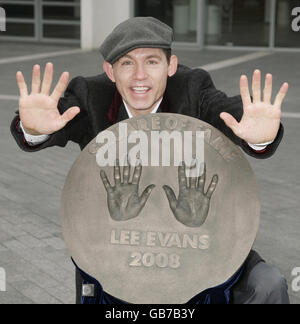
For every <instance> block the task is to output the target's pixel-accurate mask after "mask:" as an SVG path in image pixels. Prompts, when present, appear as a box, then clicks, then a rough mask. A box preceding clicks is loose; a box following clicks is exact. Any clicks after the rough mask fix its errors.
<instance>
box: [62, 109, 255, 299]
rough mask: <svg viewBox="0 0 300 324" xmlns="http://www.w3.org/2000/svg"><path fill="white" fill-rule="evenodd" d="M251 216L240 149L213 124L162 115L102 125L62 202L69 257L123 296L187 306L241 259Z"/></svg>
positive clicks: (249, 241)
mask: <svg viewBox="0 0 300 324" xmlns="http://www.w3.org/2000/svg"><path fill="white" fill-rule="evenodd" d="M259 217H260V203H259V194H258V187H257V184H256V180H255V177H254V174H253V171H252V169H251V167H250V165H249V163H248V161H247V159H246V158H245V156H244V154H243V153H242V151H241V150H240V149H239V148H238V147H237V146H236V145H235V144H234V143H232V142H231V141H230V140H229V139H228V138H227V137H225V136H224V135H223V134H222V133H221V132H220V131H218V130H216V129H215V128H214V127H212V126H211V125H209V124H207V123H204V122H202V121H199V120H198V119H195V118H192V117H188V116H183V115H178V114H166V113H160V114H151V115H147V116H141V117H137V118H132V119H130V120H126V121H123V122H121V123H119V124H115V125H113V126H112V127H110V128H109V129H107V130H106V131H104V132H101V133H100V134H99V135H98V136H97V137H96V138H95V139H94V140H93V141H91V143H90V144H89V145H87V147H86V148H85V149H84V151H83V152H82V153H81V154H80V156H79V158H78V159H77V160H76V162H75V163H74V165H73V167H72V169H71V171H70V173H69V175H68V177H67V180H66V183H65V186H64V189H63V193H62V203H61V218H62V226H63V234H64V238H65V241H66V244H67V247H68V249H69V251H70V254H71V256H72V258H73V259H74V261H75V263H76V264H77V265H78V267H79V268H80V269H82V270H83V271H84V272H86V273H87V274H89V275H90V276H92V277H94V278H95V279H97V280H98V281H99V282H100V283H101V285H102V286H103V289H104V290H105V291H106V292H107V293H109V294H110V295H112V296H115V297H117V298H119V299H122V300H124V301H127V302H129V303H145V304H157V303H162V304H178V303H179V304H181V303H186V302H188V301H189V300H190V299H192V298H193V297H194V296H196V295H197V294H198V293H200V292H201V291H203V290H205V289H207V288H211V287H214V286H217V285H220V284H222V283H224V282H225V281H226V280H228V279H229V278H230V277H231V276H232V275H233V274H234V273H235V272H236V271H237V270H238V269H239V268H240V266H241V265H242V264H243V262H244V261H245V259H246V258H247V256H248V254H249V252H250V250H251V247H252V245H253V242H254V240H255V237H256V234H257V230H258V226H259Z"/></svg>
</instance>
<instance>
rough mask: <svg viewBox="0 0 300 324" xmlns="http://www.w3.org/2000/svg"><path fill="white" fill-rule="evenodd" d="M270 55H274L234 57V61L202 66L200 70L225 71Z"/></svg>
mask: <svg viewBox="0 0 300 324" xmlns="http://www.w3.org/2000/svg"><path fill="white" fill-rule="evenodd" d="M269 55H273V53H271V52H255V53H251V54H247V55H242V56H238V57H234V58H232V59H228V60H224V61H220V62H215V63H210V64H206V65H202V66H199V67H198V68H200V69H203V70H206V71H209V72H210V71H215V70H220V69H224V68H227V67H230V66H234V65H238V64H241V63H245V62H249V61H253V60H257V59H259V58H262V57H266V56H269Z"/></svg>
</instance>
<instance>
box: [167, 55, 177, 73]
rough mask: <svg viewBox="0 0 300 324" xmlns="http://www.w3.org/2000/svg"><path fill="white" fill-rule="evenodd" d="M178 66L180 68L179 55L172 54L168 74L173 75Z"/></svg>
mask: <svg viewBox="0 0 300 324" xmlns="http://www.w3.org/2000/svg"><path fill="white" fill-rule="evenodd" d="M177 68H178V57H177V56H176V55H172V56H171V58H170V64H169V67H168V76H169V77H172V76H173V75H174V74H175V73H176V72H177Z"/></svg>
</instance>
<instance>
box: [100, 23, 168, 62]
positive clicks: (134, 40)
mask: <svg viewBox="0 0 300 324" xmlns="http://www.w3.org/2000/svg"><path fill="white" fill-rule="evenodd" d="M172 42H173V29H172V28H171V27H169V26H168V25H166V24H164V23H163V22H161V21H160V20H158V19H155V18H153V17H135V18H131V19H128V20H126V21H124V22H122V23H121V24H120V25H118V26H117V27H116V28H115V29H114V30H113V32H112V33H111V34H110V35H109V36H108V37H107V38H106V39H105V41H104V42H103V44H102V45H101V47H100V52H101V54H102V55H103V58H104V60H105V61H107V62H109V63H111V64H113V63H115V62H116V61H117V60H118V59H119V58H121V57H122V56H124V55H126V54H127V53H129V52H130V51H132V50H134V49H136V48H163V49H170V48H171V46H172Z"/></svg>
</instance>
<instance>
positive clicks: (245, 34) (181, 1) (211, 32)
mask: <svg viewBox="0 0 300 324" xmlns="http://www.w3.org/2000/svg"><path fill="white" fill-rule="evenodd" d="M0 7H1V8H3V9H4V11H5V14H6V29H5V31H2V32H1V33H0V40H15V41H34V42H47V43H50V42H54V43H63V44H77V45H80V46H81V47H82V48H83V49H93V48H98V47H99V44H100V43H101V42H102V41H103V40H104V39H105V37H106V36H107V35H108V34H109V33H110V32H111V30H112V29H113V28H114V27H115V26H116V25H117V24H118V23H120V22H122V21H124V20H125V19H128V18H130V17H134V16H153V17H156V18H158V19H160V20H162V21H164V22H165V23H167V24H168V25H170V26H171V27H173V28H174V32H175V46H176V47H184V48H195V49H202V48H207V47H208V48H228V49H231V48H232V49H237V48H238V49H250V48H255V49H285V50H291V49H292V50H297V49H298V50H300V0H62V1H55V0H7V1H4V0H3V1H2V0H0Z"/></svg>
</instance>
